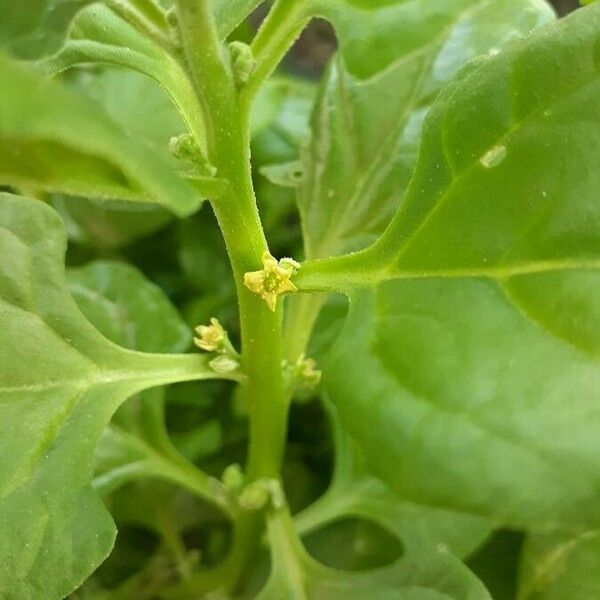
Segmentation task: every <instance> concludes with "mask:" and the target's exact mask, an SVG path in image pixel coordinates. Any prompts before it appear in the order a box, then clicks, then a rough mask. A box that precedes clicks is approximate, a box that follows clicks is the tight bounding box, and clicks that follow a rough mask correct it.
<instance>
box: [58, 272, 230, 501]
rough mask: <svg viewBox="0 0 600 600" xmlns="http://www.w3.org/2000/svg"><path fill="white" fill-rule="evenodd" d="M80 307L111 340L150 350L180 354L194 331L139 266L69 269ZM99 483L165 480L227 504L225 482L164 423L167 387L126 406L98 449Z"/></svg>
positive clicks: (107, 486) (104, 485) (108, 488)
mask: <svg viewBox="0 0 600 600" xmlns="http://www.w3.org/2000/svg"><path fill="white" fill-rule="evenodd" d="M68 279H69V288H70V290H71V293H72V294H73V297H74V298H75V301H76V302H77V304H78V306H79V308H80V310H81V311H82V312H83V314H84V315H85V316H86V317H87V319H88V320H89V321H90V322H91V323H92V324H93V325H94V326H95V327H96V328H97V329H98V330H99V331H100V332H101V333H102V334H103V335H105V336H106V337H107V338H108V339H109V340H111V341H113V342H115V343H118V344H119V345H121V346H123V347H125V348H130V349H132V350H141V351H144V352H182V351H184V350H186V349H187V348H188V347H189V345H190V343H191V329H190V328H189V327H187V325H186V324H185V323H184V322H183V321H182V319H181V317H180V316H179V314H178V313H177V311H176V309H175V307H174V306H173V305H172V304H171V303H170V302H169V300H168V299H167V298H166V296H165V295H164V292H163V291H162V290H161V289H160V288H158V287H157V286H156V285H154V284H152V283H150V282H149V281H148V280H146V279H145V278H144V276H143V275H142V274H141V273H139V271H137V270H136V269H134V268H133V267H131V266H129V265H126V264H121V263H116V262H100V261H98V262H94V263H90V264H88V265H86V266H85V267H82V268H78V269H71V270H70V271H69V273H68ZM95 475H96V479H95V485H96V488H97V489H98V490H100V491H102V492H107V491H111V490H113V489H115V488H117V487H119V486H121V485H123V484H124V483H127V482H128V481H131V480H137V479H141V478H149V477H150V478H157V477H158V478H162V479H166V480H168V481H170V482H173V483H176V484H179V485H182V486H183V487H186V488H187V489H190V490H191V491H192V492H194V493H198V494H200V495H201V496H205V497H209V498H210V499H212V500H216V501H217V502H218V503H219V504H220V506H222V507H225V508H227V499H226V497H225V494H224V492H223V493H222V494H219V493H218V491H219V482H218V481H216V480H214V479H212V478H209V477H207V476H205V475H204V474H203V473H201V472H199V471H197V470H196V469H195V468H194V467H193V466H192V465H191V464H190V463H188V462H187V461H186V460H185V459H184V458H183V456H181V455H180V454H179V453H178V452H177V451H176V450H175V447H174V446H173V444H172V442H171V440H170V437H169V434H168V433H167V429H166V427H165V421H164V390H163V389H161V388H154V389H152V390H146V391H144V392H142V393H141V394H138V395H137V396H136V397H135V398H132V399H130V400H129V401H128V402H127V403H125V404H124V405H123V406H122V407H121V408H120V409H119V411H118V412H117V413H116V414H115V416H114V417H113V420H112V423H111V425H110V426H109V427H108V428H107V429H106V430H105V431H104V433H103V435H102V437H101V439H100V443H99V444H98V447H97V449H96V460H95Z"/></svg>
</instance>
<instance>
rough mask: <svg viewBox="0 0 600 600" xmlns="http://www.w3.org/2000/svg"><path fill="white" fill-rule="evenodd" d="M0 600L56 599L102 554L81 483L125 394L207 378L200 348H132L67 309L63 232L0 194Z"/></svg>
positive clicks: (100, 517)
mask: <svg viewBox="0 0 600 600" xmlns="http://www.w3.org/2000/svg"><path fill="white" fill-rule="evenodd" d="M0 223H1V224H2V225H1V227H0V247H1V255H2V257H3V260H4V264H3V269H2V275H1V276H0V348H1V349H2V350H1V351H0V362H1V363H2V365H3V369H2V373H1V374H0V404H1V405H2V420H1V422H0V439H2V446H1V447H0V528H1V529H2V536H1V538H0V596H2V597H6V598H10V599H11V600H21V599H22V600H37V599H39V600H54V599H56V600H59V599H61V598H64V597H65V596H66V595H67V594H68V593H69V592H71V591H72V590H73V589H74V588H75V587H76V586H77V585H79V584H80V583H81V581H83V579H84V578H85V577H86V576H87V575H89V573H91V571H93V570H94V568H95V567H96V566H97V565H98V564H99V563H100V562H101V561H102V560H103V559H104V558H105V557H106V555H107V554H108V552H109V551H110V549H111V546H112V543H113V540H114V535H115V529H114V525H113V523H112V520H111V518H110V517H109V515H108V513H107V512H106V509H105V508H104V506H103V505H102V503H101V502H100V500H99V498H98V497H97V496H96V494H95V493H94V492H93V490H92V487H91V477H92V470H91V461H92V455H93V452H94V447H95V445H96V442H97V440H98V438H99V437H100V434H101V433H102V431H103V429H104V427H105V426H106V424H107V423H108V421H109V419H110V417H111V415H112V414H113V413H114V411H115V410H116V409H117V408H118V406H119V405H120V404H121V403H122V402H123V401H124V400H125V399H126V398H128V397H129V396H131V395H133V394H135V393H137V392H140V391H142V390H143V389H145V388H149V387H153V386H156V385H163V384H167V383H169V382H174V381H181V380H190V379H205V378H212V377H215V374H214V373H212V372H211V370H210V369H209V367H208V366H207V364H206V363H207V361H206V359H205V358H204V357H202V356H200V355H191V356H181V355H179V356H178V355H162V354H142V353H139V352H133V351H130V350H125V349H123V348H121V347H119V346H116V345H115V344H113V343H112V342H110V341H108V340H107V339H106V338H104V337H103V336H102V335H101V334H100V333H98V331H97V330H96V329H95V328H94V327H92V326H91V325H90V324H89V323H88V322H87V321H86V319H85V318H84V317H83V315H82V314H81V313H80V312H79V310H78V308H77V306H76V305H75V303H74V301H73V299H72V297H71V296H70V294H69V291H68V288H67V282H66V279H65V274H64V270H63V267H62V263H63V259H64V253H65V247H66V236H65V232H64V230H63V227H62V224H61V221H60V219H59V217H58V216H57V215H56V213H55V212H54V211H52V210H51V209H50V208H48V207H47V206H45V205H44V204H43V203H41V202H39V201H35V200H29V199H26V198H21V197H17V196H12V195H9V194H2V195H1V196H0Z"/></svg>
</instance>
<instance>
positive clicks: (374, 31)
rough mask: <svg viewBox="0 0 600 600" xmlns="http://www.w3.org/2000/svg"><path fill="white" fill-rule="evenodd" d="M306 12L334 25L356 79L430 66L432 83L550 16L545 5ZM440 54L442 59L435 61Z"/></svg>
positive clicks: (402, 0) (366, 1)
mask: <svg viewBox="0 0 600 600" xmlns="http://www.w3.org/2000/svg"><path fill="white" fill-rule="evenodd" d="M308 10H309V11H310V13H312V14H317V15H321V16H323V17H325V18H327V19H328V20H330V21H331V22H332V23H333V25H334V27H335V29H336V33H337V35H338V38H339V40H340V45H341V49H342V54H343V57H344V63H345V64H346V66H347V68H348V70H349V72H350V73H351V74H353V75H355V76H356V77H357V78H359V79H366V78H369V77H373V76H374V75H376V74H378V73H380V72H381V71H384V70H390V71H391V70H395V69H396V68H397V67H398V65H399V64H401V63H404V62H406V63H409V65H408V68H409V69H410V67H411V65H410V63H412V70H413V72H414V70H415V69H416V70H418V69H419V66H420V67H421V69H423V67H424V65H426V64H427V63H430V66H428V67H426V68H428V69H431V68H432V70H433V77H432V79H433V80H434V81H435V80H436V79H437V77H439V76H440V75H441V77H442V78H445V77H446V73H445V72H447V71H448V70H455V69H456V68H457V67H458V66H460V65H462V64H464V63H465V62H466V61H467V60H469V59H470V58H471V57H472V56H473V55H474V54H480V53H481V50H480V48H481V46H484V47H485V46H486V45H487V47H488V48H496V49H497V48H498V46H500V45H504V44H505V43H506V41H508V40H510V39H511V38H514V37H515V36H519V35H520V34H522V33H523V30H522V29H521V27H523V25H524V26H525V27H526V29H525V31H527V30H528V29H531V28H533V27H535V26H536V25H538V24H540V23H541V22H545V21H548V20H550V19H551V18H552V15H553V12H552V9H551V8H550V6H549V5H548V4H547V3H546V2H545V1H544V0H518V1H515V0H512V1H511V0H484V1H483V2H481V1H477V0H444V1H442V2H424V1H421V0H416V1H415V0H411V1H406V0H374V1H372V0H314V1H313V2H311V3H310V4H309V6H308ZM473 24H475V26H474V27H473ZM365 32H368V35H365ZM440 49H443V52H442V53H443V54H444V55H445V56H443V57H442V58H441V59H436V58H435V55H436V54H438V53H439V51H440ZM474 51H475V52H474ZM485 51H487V50H485ZM432 54H433V55H434V57H433V60H432V56H431V55H432Z"/></svg>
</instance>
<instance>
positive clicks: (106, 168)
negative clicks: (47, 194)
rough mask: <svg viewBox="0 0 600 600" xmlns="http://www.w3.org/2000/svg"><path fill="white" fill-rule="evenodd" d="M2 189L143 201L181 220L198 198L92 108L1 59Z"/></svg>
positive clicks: (164, 163)
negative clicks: (167, 210)
mask: <svg viewBox="0 0 600 600" xmlns="http://www.w3.org/2000/svg"><path fill="white" fill-rule="evenodd" d="M0 76H1V77H2V80H3V82H4V84H3V86H2V89H1V90H0V159H1V160H0V182H1V183H4V184H10V185H13V186H16V187H25V188H27V189H29V188H33V189H38V190H44V191H62V192H66V193H69V194H79V195H84V196H87V197H92V198H107V199H117V200H142V201H146V202H148V201H152V202H156V203H158V204H161V205H163V206H165V207H167V208H169V209H170V210H171V211H173V212H175V213H176V214H179V215H185V214H189V213H191V212H193V211H194V210H195V209H196V208H197V207H198V206H199V204H200V203H201V201H202V198H203V196H202V195H201V194H199V193H198V192H197V191H196V189H195V188H194V187H193V186H192V185H191V184H190V183H188V182H186V181H185V180H184V179H182V178H181V177H180V176H179V174H178V173H177V171H176V169H174V168H173V165H172V163H171V162H169V161H167V160H165V159H164V158H163V157H162V156H161V155H160V154H159V153H156V152H154V151H153V150H152V148H151V147H149V146H148V145H147V144H146V143H144V142H143V141H139V140H137V139H136V137H135V136H132V135H130V134H128V133H127V132H126V131H125V130H124V129H123V128H122V127H120V126H119V125H117V124H116V123H114V122H113V121H112V120H111V119H110V118H109V117H108V116H107V115H106V114H105V112H104V111H103V110H102V108H101V107H100V106H98V105H96V104H95V103H94V102H92V101H91V100H89V99H87V98H85V97H84V96H82V95H77V94H75V93H73V92H72V91H70V90H67V89H65V88H64V87H63V86H61V85H60V84H58V83H56V82H53V81H48V80H44V79H42V78H40V77H39V76H37V75H35V74H34V73H33V72H29V71H28V70H27V69H25V68H24V67H22V66H18V65H17V64H16V63H13V62H11V61H10V60H9V59H6V58H2V57H0Z"/></svg>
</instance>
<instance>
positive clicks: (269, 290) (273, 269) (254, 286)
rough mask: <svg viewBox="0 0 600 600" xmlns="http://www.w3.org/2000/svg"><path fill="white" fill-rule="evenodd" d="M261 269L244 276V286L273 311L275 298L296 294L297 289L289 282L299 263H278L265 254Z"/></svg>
mask: <svg viewBox="0 0 600 600" xmlns="http://www.w3.org/2000/svg"><path fill="white" fill-rule="evenodd" d="M262 263H263V268H262V269H261V270H260V271H251V272H249V273H246V274H245V275H244V285H245V286H246V287H247V288H248V289H249V290H251V291H253V292H254V293H255V294H258V295H259V296H260V297H261V298H262V299H263V300H264V301H265V302H266V303H267V306H268V307H269V308H270V309H271V310H272V311H274V310H275V307H276V306H277V296H280V295H281V294H285V293H286V292H297V291H298V288H297V287H296V286H295V285H294V284H293V283H292V282H291V281H290V279H291V277H292V276H293V275H294V274H295V273H296V271H297V270H298V269H299V268H300V263H298V262H296V261H295V260H293V259H291V258H282V259H281V260H280V261H278V260H277V259H276V258H274V257H273V256H271V254H270V253H269V252H265V253H264V254H263V257H262Z"/></svg>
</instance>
